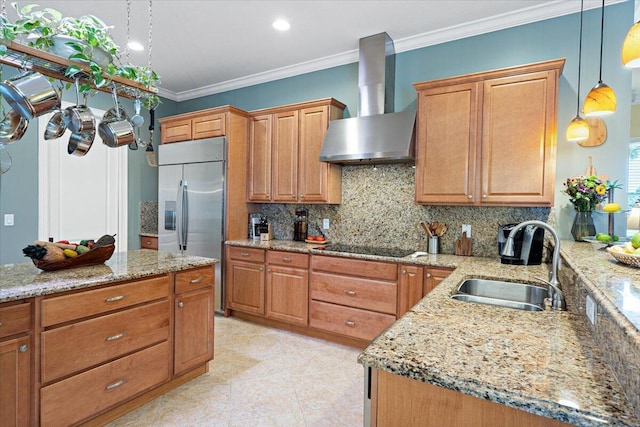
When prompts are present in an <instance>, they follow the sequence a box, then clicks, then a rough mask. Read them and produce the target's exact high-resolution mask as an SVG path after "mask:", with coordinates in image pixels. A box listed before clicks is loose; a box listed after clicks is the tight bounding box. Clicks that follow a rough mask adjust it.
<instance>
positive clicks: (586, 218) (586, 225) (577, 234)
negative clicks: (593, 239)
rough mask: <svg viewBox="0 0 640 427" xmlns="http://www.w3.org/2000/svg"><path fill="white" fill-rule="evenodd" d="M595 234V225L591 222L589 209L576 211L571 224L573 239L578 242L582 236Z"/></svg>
mask: <svg viewBox="0 0 640 427" xmlns="http://www.w3.org/2000/svg"><path fill="white" fill-rule="evenodd" d="M595 234H596V226H595V225H594V224H593V217H592V216H591V211H586V212H580V211H576V216H575V217H574V218H573V225H572V226H571V235H572V236H573V239H574V240H575V241H576V242H579V241H581V240H582V238H583V237H588V236H595Z"/></svg>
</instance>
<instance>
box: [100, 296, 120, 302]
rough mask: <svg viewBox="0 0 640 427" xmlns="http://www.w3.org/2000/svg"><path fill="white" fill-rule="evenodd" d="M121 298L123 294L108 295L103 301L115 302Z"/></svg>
mask: <svg viewBox="0 0 640 427" xmlns="http://www.w3.org/2000/svg"><path fill="white" fill-rule="evenodd" d="M121 299H124V295H117V296H115V297H109V298H106V299H105V300H104V301H105V302H115V301H120V300H121Z"/></svg>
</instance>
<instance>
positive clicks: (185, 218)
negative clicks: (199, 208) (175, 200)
mask: <svg viewBox="0 0 640 427" xmlns="http://www.w3.org/2000/svg"><path fill="white" fill-rule="evenodd" d="M181 200H182V239H181V241H182V248H181V249H182V250H183V251H186V250H187V240H188V238H189V185H188V183H187V181H186V180H183V181H182V199H181Z"/></svg>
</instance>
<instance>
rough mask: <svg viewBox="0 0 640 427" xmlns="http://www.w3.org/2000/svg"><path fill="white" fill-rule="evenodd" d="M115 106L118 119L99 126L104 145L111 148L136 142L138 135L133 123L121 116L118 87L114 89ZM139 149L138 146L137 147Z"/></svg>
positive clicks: (104, 122)
mask: <svg viewBox="0 0 640 427" xmlns="http://www.w3.org/2000/svg"><path fill="white" fill-rule="evenodd" d="M112 95H113V105H114V111H115V114H116V118H115V119H114V120H113V121H103V122H101V123H100V125H99V126H98V133H99V134H100V138H102V143H103V144H105V145H107V146H109V147H121V146H123V145H129V144H130V143H132V142H135V139H136V135H135V133H134V131H133V126H132V125H131V122H130V121H129V120H127V119H126V118H123V117H122V116H121V115H120V106H119V105H118V94H117V91H116V87H115V86H114V87H113V91H112ZM136 148H137V146H136Z"/></svg>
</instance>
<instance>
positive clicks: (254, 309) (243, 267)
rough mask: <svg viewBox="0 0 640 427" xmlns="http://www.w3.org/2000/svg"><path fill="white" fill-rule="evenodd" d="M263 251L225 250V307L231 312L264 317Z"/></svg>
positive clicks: (231, 248)
mask: <svg viewBox="0 0 640 427" xmlns="http://www.w3.org/2000/svg"><path fill="white" fill-rule="evenodd" d="M264 252H265V251H264V250H263V249H249V248H237V247H229V248H228V249H227V271H226V286H227V306H228V308H230V309H232V310H238V311H242V312H245V313H251V314H259V315H264V313H265V307H264V304H265V299H264V296H265V277H264V270H265V269H264V261H265V254H264Z"/></svg>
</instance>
